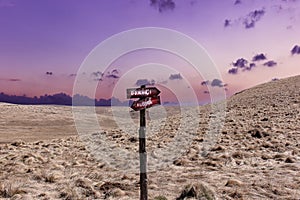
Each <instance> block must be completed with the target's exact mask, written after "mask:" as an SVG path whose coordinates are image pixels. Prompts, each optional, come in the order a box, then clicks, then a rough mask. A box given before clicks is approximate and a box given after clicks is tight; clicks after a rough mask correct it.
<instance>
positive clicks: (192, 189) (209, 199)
mask: <svg viewBox="0 0 300 200" xmlns="http://www.w3.org/2000/svg"><path fill="white" fill-rule="evenodd" d="M186 198H196V199H197V200H215V199H216V197H215V194H214V192H213V191H212V189H210V188H209V187H208V186H207V185H206V184H204V183H197V184H189V185H187V186H185V188H184V189H183V191H182V192H181V195H180V196H179V197H178V198H177V199H176V200H185V199H186Z"/></svg>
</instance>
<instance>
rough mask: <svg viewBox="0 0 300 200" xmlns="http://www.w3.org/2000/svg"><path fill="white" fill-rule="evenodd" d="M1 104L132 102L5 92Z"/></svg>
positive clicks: (113, 103)
mask: <svg viewBox="0 0 300 200" xmlns="http://www.w3.org/2000/svg"><path fill="white" fill-rule="evenodd" d="M0 102H5V103H13V104H23V105H65V106H71V105H73V104H74V105H75V106H93V105H95V106H111V105H113V106H128V105H131V102H130V101H124V102H122V101H120V100H119V99H117V98H114V97H112V98H110V99H99V100H97V99H92V98H89V97H87V96H83V95H79V94H76V95H74V96H73V98H72V97H71V96H69V95H67V94H65V93H58V94H54V95H47V94H45V95H44V96H40V97H37V96H35V97H27V96H26V95H23V96H17V95H8V94H4V93H3V92H2V93H0Z"/></svg>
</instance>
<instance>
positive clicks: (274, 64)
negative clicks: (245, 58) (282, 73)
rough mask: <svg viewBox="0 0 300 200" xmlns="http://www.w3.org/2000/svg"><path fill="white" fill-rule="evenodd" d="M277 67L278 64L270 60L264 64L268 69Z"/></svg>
mask: <svg viewBox="0 0 300 200" xmlns="http://www.w3.org/2000/svg"><path fill="white" fill-rule="evenodd" d="M276 65H277V62H275V61H273V60H270V61H268V62H265V63H264V66H267V67H274V66H276Z"/></svg>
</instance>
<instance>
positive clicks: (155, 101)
mask: <svg viewBox="0 0 300 200" xmlns="http://www.w3.org/2000/svg"><path fill="white" fill-rule="evenodd" d="M154 105H160V97H159V96H155V97H147V98H145V99H139V100H137V101H134V102H133V103H132V105H131V108H132V109H133V110H135V111H138V110H142V109H145V108H150V107H152V106H154Z"/></svg>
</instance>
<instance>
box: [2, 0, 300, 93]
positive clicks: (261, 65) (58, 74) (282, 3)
mask: <svg viewBox="0 0 300 200" xmlns="http://www.w3.org/2000/svg"><path fill="white" fill-rule="evenodd" d="M157 1H158V0H157ZM173 2H174V6H175V7H174V8H171V7H167V6H163V7H161V9H160V10H159V7H158V5H151V1H150V0H114V1H112V0H99V1H96V0H89V1H74V0H42V1H41V0H26V1H23V0H0V92H5V93H8V94H17V95H23V94H26V95H28V96H34V95H37V96H39V95H43V94H46V93H48V94H53V93H58V92H65V93H68V94H72V87H73V81H74V79H75V76H72V74H76V73H77V71H78V69H79V67H80V65H81V63H82V62H83V60H84V59H85V57H86V56H87V55H88V54H89V52H90V51H91V50H92V49H93V48H95V47H96V46H97V45H98V44H99V43H100V42H102V41H103V40H105V39H107V38H108V37H110V36H112V35H114V34H117V33H119V32H122V31H126V30H128V29H132V28H139V27H148V26H154V27H163V28H170V29H174V30H177V31H180V32H182V33H184V34H186V35H188V36H190V37H192V38H194V39H195V40H196V41H197V42H199V43H200V44H201V45H202V46H203V47H204V48H205V49H206V50H207V52H208V53H209V55H210V56H211V58H212V60H213V61H214V62H215V64H216V65H217V67H218V69H219V71H220V73H221V75H222V77H223V82H224V83H227V84H228V85H227V86H226V88H227V89H228V94H229V95H230V94H232V93H234V92H236V91H238V90H241V89H244V88H248V87H251V86H254V85H257V84H259V83H262V82H266V81H270V80H271V79H272V78H275V77H276V78H282V77H287V76H293V75H298V74H300V66H299V64H300V51H299V52H297V51H293V52H294V53H292V51H291V50H292V49H293V48H294V47H295V46H296V45H300V37H299V35H300V1H298V0H266V1H260V0H240V1H235V0H218V1H217V0H212V1H201V0H186V1H182V0H173ZM296 49H297V48H296ZM143 53H144V54H143ZM147 54H149V52H147V51H144V52H137V54H136V55H128V57H127V58H126V57H124V58H120V59H118V60H116V61H115V66H116V67H115V68H116V69H117V70H118V72H119V74H118V75H117V76H120V77H121V76H122V75H123V74H122V72H123V71H127V70H128V69H129V68H130V66H131V65H132V63H135V62H136V61H134V62H133V60H135V59H136V57H138V58H139V62H138V63H139V64H142V63H147V62H148V61H151V59H149V55H147ZM150 54H153V55H150V57H151V56H152V57H153V59H154V57H155V59H154V60H155V61H156V62H159V58H161V59H162V60H168V59H170V60H172V58H169V57H168V56H164V55H163V54H161V55H155V53H153V52H152V53H151V52H150ZM260 54H263V55H264V56H265V59H263V57H264V56H261V57H258V56H256V55H260ZM254 57H255V58H262V59H254ZM240 58H244V59H245V60H247V62H245V63H244V65H236V66H234V65H233V63H236V62H237V60H238V59H240ZM178 63H180V61H178ZM178 63H177V64H178ZM252 63H254V64H252ZM169 64H170V65H172V63H171V62H170V63H169ZM173 64H174V63H173ZM250 66H251V67H250ZM174 68H175V69H176V70H177V72H178V73H180V74H185V77H189V75H188V74H189V73H192V72H190V71H189V70H188V69H187V68H188V67H187V66H184V64H182V65H181V66H174ZM232 68H234V69H235V70H231V72H234V73H228V71H229V70H230V69H232ZM112 69H113V68H112ZM125 69H126V70H125ZM157 69H158V71H159V68H157ZM176 70H175V71H173V73H176ZM47 72H52V73H48V74H46V73H47ZM168 73H171V71H169V72H168V71H166V72H165V78H164V77H161V76H158V77H146V76H143V77H142V76H141V77H135V80H132V82H128V83H127V84H128V86H127V85H125V86H124V87H134V83H135V82H136V81H137V80H138V79H154V81H155V82H156V83H159V84H161V85H164V84H165V86H166V87H168V84H180V83H181V82H180V81H181V79H178V80H175V81H174V80H170V79H169V76H170V75H171V74H168ZM111 77H113V76H111ZM131 79H132V77H131ZM190 81H191V83H192V87H193V88H195V89H198V90H199V92H201V94H203V95H204V96H205V95H207V94H205V92H204V91H205V88H201V87H202V86H201V82H202V81H203V80H198V79H197V80H190ZM210 81H212V80H210ZM103 82H104V81H103ZM117 82H118V78H117V77H116V78H115V79H113V80H112V79H109V78H106V79H105V83H101V84H102V85H101V84H99V88H101V87H102V89H103V88H107V92H106V93H101V95H100V94H98V95H97V97H104V98H109V97H110V95H111V94H112V90H113V88H114V86H115V85H118V84H117ZM167 82H168V83H167ZM123 85H124V84H123ZM200 96H202V95H200Z"/></svg>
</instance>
